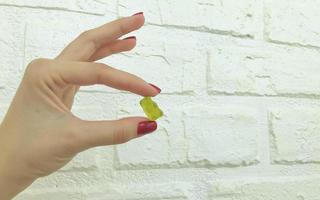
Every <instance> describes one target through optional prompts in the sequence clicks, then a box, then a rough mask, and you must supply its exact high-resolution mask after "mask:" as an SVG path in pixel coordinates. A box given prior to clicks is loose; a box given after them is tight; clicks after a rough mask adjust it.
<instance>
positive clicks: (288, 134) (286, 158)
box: [270, 107, 320, 163]
mask: <svg viewBox="0 0 320 200" xmlns="http://www.w3.org/2000/svg"><path fill="white" fill-rule="evenodd" d="M319 111H320V109H319V108H311V107H307V108H305V107H290V108H278V109H272V110H271V111H270V123H271V128H272V130H271V131H270V133H271V135H270V137H271V141H272V142H273V143H272V144H271V145H272V147H273V149H272V150H273V151H272V160H273V161H274V162H276V163H287V162H289V163H310V162H320V149H319V142H320V136H319V132H320V126H319V124H320V114H319V113H320V112H319Z"/></svg>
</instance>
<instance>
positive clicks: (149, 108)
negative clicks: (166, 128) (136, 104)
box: [140, 97, 163, 121]
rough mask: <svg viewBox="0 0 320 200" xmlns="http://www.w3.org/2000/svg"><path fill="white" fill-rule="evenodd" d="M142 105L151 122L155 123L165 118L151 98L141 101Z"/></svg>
mask: <svg viewBox="0 0 320 200" xmlns="http://www.w3.org/2000/svg"><path fill="white" fill-rule="evenodd" d="M140 105H141V107H142V109H143V111H144V113H145V114H146V115H147V117H148V119H149V120H153V121H155V120H157V119H159V118H160V117H162V116H163V112H162V110H160V108H159V107H158V105H157V103H156V102H154V101H152V99H151V97H144V98H143V99H142V100H141V101H140Z"/></svg>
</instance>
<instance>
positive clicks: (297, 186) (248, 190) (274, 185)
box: [209, 177, 320, 200]
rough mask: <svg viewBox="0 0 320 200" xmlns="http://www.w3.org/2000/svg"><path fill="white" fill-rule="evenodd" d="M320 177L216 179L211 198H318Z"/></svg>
mask: <svg viewBox="0 0 320 200" xmlns="http://www.w3.org/2000/svg"><path fill="white" fill-rule="evenodd" d="M319 183H320V179H319V178H313V177H310V178H309V177H306V178H300V177H298V178H294V177H292V178H291V177H288V178H278V177H277V178H276V177H270V178H255V179H249V178H246V179H245V180H216V181H215V183H214V184H213V186H212V187H211V191H210V192H209V199H212V200H213V199H215V200H216V199H217V200H235V199H239V200H288V199H290V200H301V199H305V200H316V199H318V198H319V193H318V191H319V189H320V187H319Z"/></svg>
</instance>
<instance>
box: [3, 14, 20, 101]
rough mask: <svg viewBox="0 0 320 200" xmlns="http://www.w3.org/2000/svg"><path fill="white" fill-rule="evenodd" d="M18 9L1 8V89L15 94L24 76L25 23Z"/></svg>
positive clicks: (8, 94) (9, 94)
mask: <svg viewBox="0 0 320 200" xmlns="http://www.w3.org/2000/svg"><path fill="white" fill-rule="evenodd" d="M21 17H22V16H21V14H20V13H19V12H18V11H17V9H8V8H1V9H0V18H1V20H0V27H1V28H0V55H1V59H0V71H1V73H0V89H6V92H7V93H6V95H7V96H10V97H11V96H13V94H14V90H15V89H16V88H17V87H18V85H19V82H20V79H21V77H22V74H23V73H22V70H21V69H22V63H23V43H24V28H25V24H24V22H23V21H21V20H20V19H21Z"/></svg>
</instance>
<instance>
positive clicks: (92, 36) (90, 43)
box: [57, 13, 145, 61]
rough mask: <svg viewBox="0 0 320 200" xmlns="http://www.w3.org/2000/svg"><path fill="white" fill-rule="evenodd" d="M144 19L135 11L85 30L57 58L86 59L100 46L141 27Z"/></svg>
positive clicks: (141, 14)
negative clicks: (133, 13)
mask: <svg viewBox="0 0 320 200" xmlns="http://www.w3.org/2000/svg"><path fill="white" fill-rule="evenodd" d="M144 21H145V19H144V16H143V13H137V14H135V15H133V16H131V17H124V18H121V19H118V20H115V21H112V22H110V23H107V24H105V25H102V26H100V27H97V28H94V29H91V30H88V31H85V32H83V33H81V34H80V35H79V37H77V38H76V39H75V40H74V41H72V42H71V43H70V44H69V45H68V46H67V47H66V48H65V49H64V50H63V51H62V52H61V53H60V55H59V56H58V57H57V59H62V60H73V61H88V60H89V59H90V57H91V56H92V55H93V54H94V53H95V52H96V51H97V50H98V49H99V48H100V47H102V46H103V45H106V44H108V43H111V42H113V41H114V40H116V39H118V38H120V37H121V36H123V35H125V34H128V33H130V32H132V31H134V30H137V29H139V28H141V27H142V26H143V24H144Z"/></svg>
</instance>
